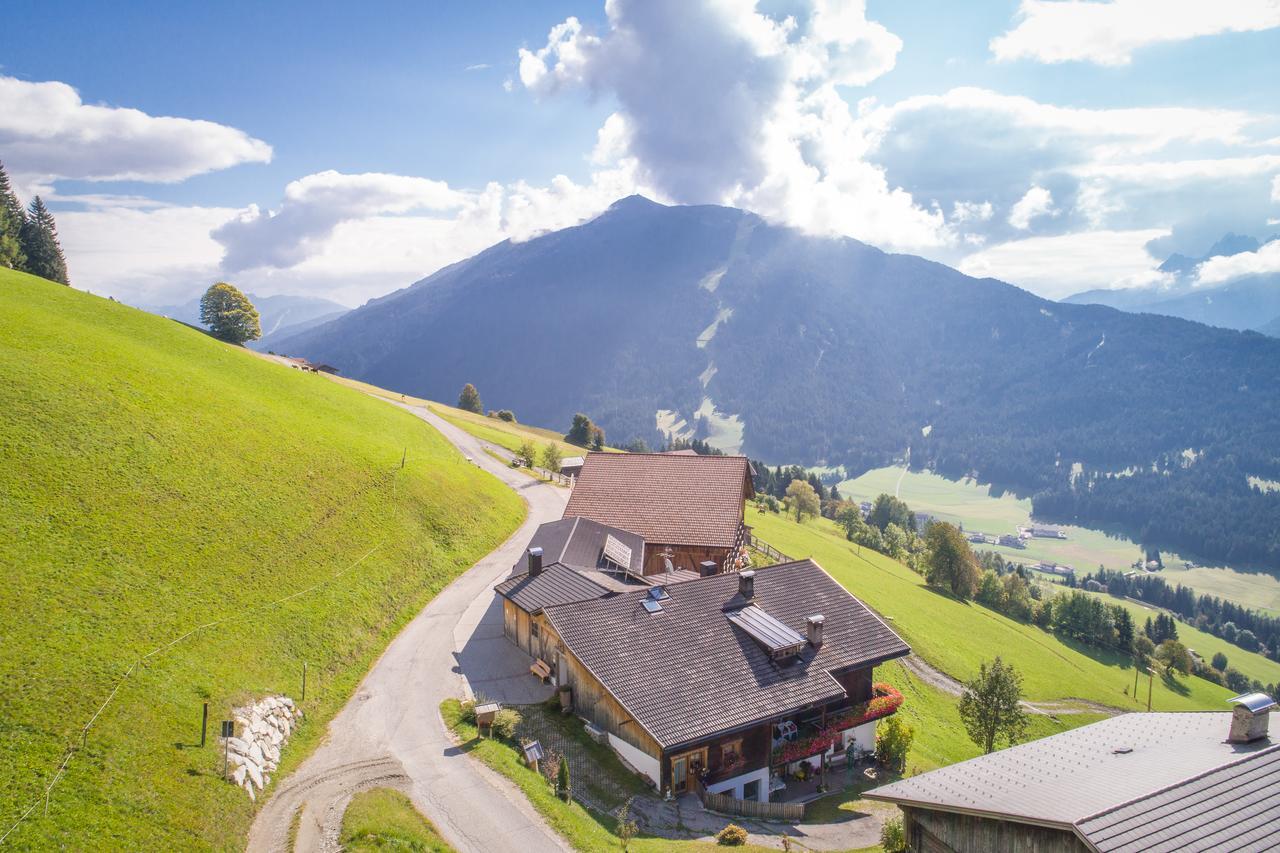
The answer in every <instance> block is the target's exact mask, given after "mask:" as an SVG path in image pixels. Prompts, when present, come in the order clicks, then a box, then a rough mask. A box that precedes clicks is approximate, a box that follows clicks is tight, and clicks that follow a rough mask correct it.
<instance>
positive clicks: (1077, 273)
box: [960, 228, 1169, 299]
mask: <svg viewBox="0 0 1280 853" xmlns="http://www.w3.org/2000/svg"><path fill="white" fill-rule="evenodd" d="M1168 234H1169V231H1168V229H1161V228H1151V229H1142V230H1136V231H1085V232H1080V233H1075V234H1064V235H1060V236H1055V237H1030V238H1027V239H1025V240H1013V241H1009V242H1006V243H1001V244H999V245H996V246H991V247H990V248H987V249H983V250H982V251H979V252H975V253H974V254H972V255H969V256H968V257H966V258H965V259H964V260H963V261H961V262H960V271H961V272H964V273H967V274H969V275H972V276H989V277H992V278H998V279H1001V280H1002V281H1007V282H1009V283H1010V284H1016V285H1018V286H1019V287H1023V288H1026V289H1027V290H1030V291H1032V292H1034V293H1038V294H1040V295H1041V296H1044V297H1047V298H1049V299H1061V298H1062V297H1064V296H1070V295H1071V294H1073V293H1079V292H1080V291H1083V290H1092V289H1095V288H1103V289H1107V288H1121V287H1138V286H1142V285H1150V284H1161V283H1166V282H1167V281H1168V276H1166V275H1164V274H1163V273H1161V272H1160V271H1159V270H1158V269H1156V267H1157V265H1158V264H1159V261H1158V260H1156V259H1155V258H1154V257H1152V256H1151V254H1150V252H1148V251H1147V248H1146V246H1147V244H1148V243H1150V242H1151V241H1152V240H1155V239H1157V238H1160V237H1165V236H1168Z"/></svg>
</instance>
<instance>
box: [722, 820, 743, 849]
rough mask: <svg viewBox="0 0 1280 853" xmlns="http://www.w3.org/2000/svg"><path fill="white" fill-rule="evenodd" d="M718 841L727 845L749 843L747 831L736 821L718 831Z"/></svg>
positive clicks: (733, 845)
mask: <svg viewBox="0 0 1280 853" xmlns="http://www.w3.org/2000/svg"><path fill="white" fill-rule="evenodd" d="M716 843H717V844H723V845H724V846H725V847H741V846H742V845H744V844H746V843H747V831H746V830H745V829H743V828H742V827H740V826H738V825H737V824H736V823H731V824H729V825H728V826H726V827H725V828H724V829H722V830H720V831H719V832H717V833H716Z"/></svg>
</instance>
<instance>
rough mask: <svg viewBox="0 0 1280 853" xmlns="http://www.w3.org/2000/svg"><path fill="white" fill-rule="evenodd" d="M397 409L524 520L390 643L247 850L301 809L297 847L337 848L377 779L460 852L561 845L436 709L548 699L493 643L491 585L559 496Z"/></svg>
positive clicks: (523, 851)
mask: <svg viewBox="0 0 1280 853" xmlns="http://www.w3.org/2000/svg"><path fill="white" fill-rule="evenodd" d="M397 405H399V404H397ZM402 408H405V409H407V410H408V411H410V412H412V413H413V414H415V415H417V416H418V417H420V418H422V419H423V420H425V421H427V422H428V423H429V424H431V425H432V426H434V427H435V428H436V429H438V430H439V431H440V432H441V433H443V434H444V436H445V437H446V438H448V439H449V440H450V441H451V442H453V443H454V444H455V445H456V446H457V447H458V449H459V450H460V451H461V452H462V453H463V454H464V455H466V456H469V457H471V458H472V459H473V460H474V461H475V463H476V464H477V465H479V466H480V467H481V468H483V469H485V470H486V471H489V472H490V473H492V474H494V475H495V476H497V477H498V478H499V479H501V480H502V481H503V482H505V483H507V484H508V485H510V486H511V487H512V488H513V489H516V490H517V491H518V492H519V493H520V494H521V495H522V496H523V497H524V498H525V500H526V501H527V502H528V504H529V516H528V518H527V519H526V520H525V523H524V524H523V525H522V526H521V527H520V529H519V530H517V531H516V532H515V534H514V535H512V537H511V538H510V539H508V540H507V541H506V542H505V543H504V544H503V545H502V546H501V547H499V548H498V549H497V550H495V551H493V552H492V553H491V554H489V555H488V556H487V557H485V558H484V559H482V560H481V561H480V562H479V563H477V564H476V565H475V566H473V567H472V568H471V569H469V570H468V571H467V572H466V573H465V574H463V575H462V576H461V577H459V578H458V579H457V580H455V581H454V582H453V583H452V584H450V585H449V586H448V587H446V588H445V589H444V590H443V591H442V592H441V593H440V594H439V595H437V596H436V597H435V599H433V600H432V601H431V603H430V604H428V605H427V607H426V608H425V609H424V610H423V611H422V612H421V613H419V614H418V615H417V617H415V618H414V619H413V621H412V622H410V623H409V624H408V625H407V626H406V627H405V629H404V630H403V631H402V632H401V633H400V634H399V636H397V637H396V638H395V640H394V641H392V643H391V645H390V646H388V647H387V650H386V651H385V652H384V653H383V655H382V657H381V658H380V659H379V660H378V662H377V663H376V664H374V666H373V669H372V670H370V672H369V674H368V675H367V676H365V679H364V681H363V682H361V684H360V687H359V688H358V690H357V692H356V695H355V696H354V697H352V699H351V701H350V702H348V703H347V705H346V707H345V708H343V709H342V711H341V712H339V713H338V715H337V716H336V717H334V719H333V721H332V722H331V723H330V724H329V732H328V737H327V738H326V740H325V742H324V743H323V744H322V745H321V746H320V747H319V748H318V749H317V750H316V752H315V754H313V755H312V756H311V757H310V758H308V759H307V760H306V761H304V762H303V763H302V765H301V766H300V767H299V768H298V769H297V770H296V771H295V772H294V773H293V774H292V775H291V776H290V777H289V778H288V779H287V780H285V781H284V782H283V783H282V784H281V785H279V786H278V787H277V789H276V790H275V792H274V793H273V795H272V797H271V799H270V801H269V802H268V803H267V804H266V805H265V806H264V807H263V809H262V811H261V812H260V813H259V814H258V817H257V819H256V820H255V821H254V823H253V827H252V829H251V830H250V833H249V850H250V851H284V850H287V849H288V833H289V827H290V824H291V822H292V820H293V816H294V815H295V814H296V813H297V811H298V809H300V808H301V809H302V810H303V812H302V819H301V821H300V824H299V829H298V840H297V849H298V850H302V851H312V850H336V849H338V845H337V833H338V829H339V827H340V823H341V818H342V812H343V810H344V809H345V808H346V804H347V802H348V801H349V800H350V798H351V796H352V794H354V793H356V792H357V791H360V790H364V789H367V788H371V787H375V786H386V787H395V788H399V789H401V790H403V791H405V792H406V793H408V794H409V796H410V797H411V798H412V799H413V802H414V804H415V805H416V806H417V807H418V808H419V809H420V810H421V811H422V812H423V814H425V815H426V816H427V817H428V818H430V819H431V821H432V822H433V823H434V824H435V825H436V827H437V828H438V829H439V830H440V832H441V833H442V834H443V835H444V836H445V837H446V838H447V839H448V840H449V842H450V843H452V844H453V845H454V847H456V848H457V849H458V850H459V851H463V853H500V851H506V850H511V851H517V850H518V851H520V853H543V851H563V850H567V849H568V848H567V847H566V846H565V844H564V842H563V841H562V840H561V839H560V837H559V836H557V835H556V834H555V832H554V831H552V830H551V829H550V828H549V827H547V826H546V824H545V823H544V822H543V821H542V819H541V818H540V817H539V815H538V814H537V812H536V811H534V809H533V807H532V806H531V805H529V801H528V799H527V798H526V797H525V796H524V794H523V793H521V792H520V790H519V789H517V788H516V787H515V786H514V785H512V784H511V783H510V782H508V781H507V780H506V779H505V778H503V777H501V776H499V775H498V774H496V773H494V772H493V771H491V770H489V769H488V768H487V767H485V766H484V765H482V764H481V763H480V762H478V761H475V760H473V759H471V758H469V757H468V756H467V755H466V754H464V753H462V752H460V751H459V750H458V749H457V748H456V747H455V746H454V744H453V742H452V741H451V740H450V738H449V734H448V731H447V730H446V729H445V726H444V722H443V721H442V720H441V719H440V715H439V711H438V708H439V705H440V703H441V702H442V701H443V700H444V699H446V698H448V697H450V696H462V695H466V694H467V693H468V692H469V691H470V690H472V689H475V690H477V691H479V692H482V693H484V694H485V695H487V696H490V697H494V698H501V699H504V700H505V701H525V702H528V701H535V700H537V699H539V698H543V697H544V696H545V695H547V694H545V693H543V692H542V689H541V688H539V686H538V685H537V683H536V681H535V680H534V679H533V678H532V676H529V675H528V666H529V662H530V661H529V658H527V657H525V656H523V655H522V654H521V653H520V652H519V651H518V650H516V649H514V648H513V647H512V646H511V645H509V644H507V643H506V642H505V641H504V640H503V639H502V636H501V633H502V622H501V610H500V609H497V608H495V607H494V597H493V592H492V587H493V585H494V584H495V583H497V582H498V581H499V580H500V579H501V578H503V577H504V576H505V575H506V574H507V573H508V572H509V571H510V569H511V566H512V565H514V564H515V563H516V562H517V561H518V560H519V559H520V555H521V554H522V553H523V551H524V548H525V545H526V543H527V542H528V541H529V538H530V537H531V536H532V535H533V531H534V529H535V528H536V527H537V526H538V525H539V524H542V523H543V522H545V521H551V520H554V519H557V518H559V517H560V515H561V513H562V512H563V511H564V505H565V502H566V500H567V498H568V492H567V490H565V489H561V488H557V487H555V486H549V485H544V484H540V483H537V482H536V481H534V480H532V479H530V478H529V477H528V476H527V475H526V474H523V473H521V472H519V471H514V470H512V469H510V468H507V467H505V466H503V465H501V464H500V463H499V462H497V461H496V460H494V459H493V458H492V457H490V456H489V455H488V454H487V453H485V452H484V449H483V447H482V445H481V444H480V442H479V441H477V440H476V439H475V438H473V437H472V436H470V435H468V434H467V433H465V432H463V431H462V430H460V429H458V428H456V427H454V426H453V425H451V424H449V423H447V422H445V421H444V420H442V419H441V418H439V417H437V416H436V415H434V414H432V413H431V412H428V411H427V410H425V409H422V408H417V407H410V406H402ZM464 671H465V672H466V675H465V676H464V675H463V672H464ZM469 681H470V683H468V682H469Z"/></svg>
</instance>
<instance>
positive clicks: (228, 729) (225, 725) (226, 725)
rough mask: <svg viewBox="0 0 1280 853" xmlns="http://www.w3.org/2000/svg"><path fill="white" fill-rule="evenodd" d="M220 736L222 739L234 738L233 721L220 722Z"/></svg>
mask: <svg viewBox="0 0 1280 853" xmlns="http://www.w3.org/2000/svg"><path fill="white" fill-rule="evenodd" d="M222 736H223V737H235V736H236V721H235V720H223V721H222Z"/></svg>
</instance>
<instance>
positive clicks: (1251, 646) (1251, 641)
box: [1236, 628, 1258, 652]
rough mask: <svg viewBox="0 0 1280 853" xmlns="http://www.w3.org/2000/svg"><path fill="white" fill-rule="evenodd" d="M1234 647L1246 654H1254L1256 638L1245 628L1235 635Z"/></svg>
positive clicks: (1256, 648)
mask: <svg viewBox="0 0 1280 853" xmlns="http://www.w3.org/2000/svg"><path fill="white" fill-rule="evenodd" d="M1236 645H1237V646H1239V647H1240V648H1242V649H1244V650H1245V651H1246V652H1255V651H1257V650H1258V638H1257V637H1256V636H1255V635H1254V633H1253V632H1252V631H1250V630H1249V629H1248V628H1245V629H1244V630H1243V631H1241V632H1240V633H1239V634H1236Z"/></svg>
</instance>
